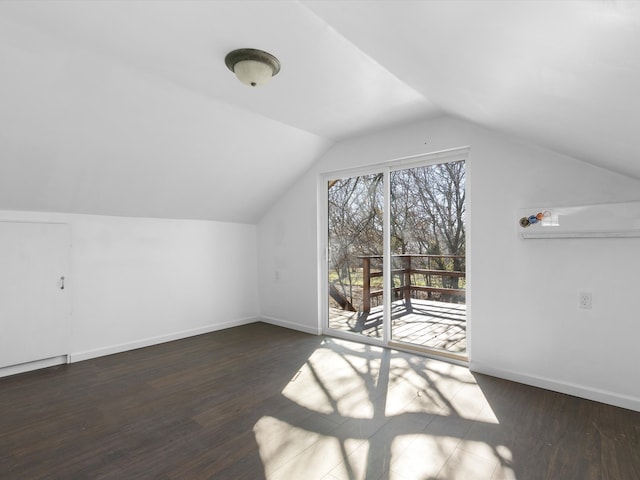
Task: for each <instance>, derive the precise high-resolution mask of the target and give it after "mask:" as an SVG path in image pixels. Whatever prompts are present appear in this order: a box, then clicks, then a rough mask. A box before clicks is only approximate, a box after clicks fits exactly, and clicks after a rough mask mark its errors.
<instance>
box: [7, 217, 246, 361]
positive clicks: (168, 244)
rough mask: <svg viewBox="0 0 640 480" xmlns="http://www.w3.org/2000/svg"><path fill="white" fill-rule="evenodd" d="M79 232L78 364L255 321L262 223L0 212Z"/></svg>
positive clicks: (74, 279)
mask: <svg viewBox="0 0 640 480" xmlns="http://www.w3.org/2000/svg"><path fill="white" fill-rule="evenodd" d="M0 218H1V219H2V220H14V221H44V222H64V223H68V224H69V225H70V228H71V260H70V262H71V265H70V268H71V275H70V277H69V278H68V279H67V288H69V289H70V291H71V292H70V293H71V303H72V315H71V325H72V328H71V330H72V342H71V345H72V346H71V352H70V354H71V361H77V360H83V359H87V358H91V357H95V356H100V355H104V354H109V353H114V352H118V351H123V350H128V349H131V348H137V347H141V346H146V345H150V344H154V343H159V342H162V341H168V340H172V339H176V338H182V337H185V336H189V335H195V334H199V333H205V332H209V331H213V330H218V329H222V328H227V327H230V326H234V325H239V324H243V323H249V322H252V321H255V320H256V316H257V313H258V302H257V281H256V273H257V269H256V265H257V251H256V227H255V226H254V225H244V224H235V223H222V222H211V221H197V220H161V219H150V218H124V217H106V216H92V215H74V214H53V213H37V212H15V211H14V212H10V211H0Z"/></svg>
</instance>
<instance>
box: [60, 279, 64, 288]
mask: <svg viewBox="0 0 640 480" xmlns="http://www.w3.org/2000/svg"><path fill="white" fill-rule="evenodd" d="M60 290H64V277H60Z"/></svg>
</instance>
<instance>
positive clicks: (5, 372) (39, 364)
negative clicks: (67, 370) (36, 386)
mask: <svg viewBox="0 0 640 480" xmlns="http://www.w3.org/2000/svg"><path fill="white" fill-rule="evenodd" d="M68 362H69V356H68V355H60V356H57V357H51V358H45V359H43V360H35V361H33V362H27V363H20V364H18V365H10V366H8V367H3V368H0V377H8V376H9V375H16V374H18V373H25V372H30V371H32V370H38V369H40V368H48V367H54V366H56V365H64V364H65V363H68Z"/></svg>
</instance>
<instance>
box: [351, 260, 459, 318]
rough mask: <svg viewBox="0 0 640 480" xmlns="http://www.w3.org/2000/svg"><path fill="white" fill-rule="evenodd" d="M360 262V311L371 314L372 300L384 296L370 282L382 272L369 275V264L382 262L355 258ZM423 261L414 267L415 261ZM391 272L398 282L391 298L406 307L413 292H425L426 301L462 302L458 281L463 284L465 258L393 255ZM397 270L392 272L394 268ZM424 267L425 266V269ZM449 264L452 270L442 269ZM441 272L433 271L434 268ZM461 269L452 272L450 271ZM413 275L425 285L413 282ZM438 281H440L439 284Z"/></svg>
mask: <svg viewBox="0 0 640 480" xmlns="http://www.w3.org/2000/svg"><path fill="white" fill-rule="evenodd" d="M358 258H360V259H362V310H363V311H365V312H368V311H370V310H371V299H372V298H376V297H380V296H382V294H383V291H382V290H381V289H376V290H374V289H372V287H371V279H372V278H377V277H382V271H381V270H377V271H372V269H371V260H373V259H382V256H377V255H370V256H361V257H358ZM418 258H419V259H425V260H426V262H425V260H423V261H421V262H420V263H421V264H422V265H416V263H417V262H416V261H415V260H416V259H418ZM392 261H393V263H394V268H393V269H392V272H391V273H392V275H393V277H397V278H399V280H400V281H399V285H398V286H395V283H396V282H395V281H394V282H393V283H394V287H393V288H392V293H393V295H394V298H396V299H399V298H403V299H404V300H405V302H406V303H407V304H409V303H410V301H411V298H412V292H426V293H427V296H428V297H429V298H433V297H435V296H437V297H438V298H454V299H456V300H458V301H462V302H464V299H465V289H464V288H460V286H459V285H460V281H461V279H462V280H463V281H464V279H465V278H466V273H465V271H464V263H465V256H464V255H422V254H400V255H392ZM398 263H399V264H400V265H401V267H400V268H395V265H396V264H398ZM425 263H426V265H425ZM446 264H448V266H451V267H452V269H451V270H449V269H443V268H442V266H443V265H446ZM434 265H435V266H440V267H441V268H436V267H435V266H434ZM456 267H457V268H460V270H455V269H453V268H456ZM414 274H416V275H422V278H423V279H424V284H418V283H417V282H413V280H412V279H413V278H414ZM438 279H439V280H438Z"/></svg>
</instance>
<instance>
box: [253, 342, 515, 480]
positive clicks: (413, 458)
mask: <svg viewBox="0 0 640 480" xmlns="http://www.w3.org/2000/svg"><path fill="white" fill-rule="evenodd" d="M282 395H283V396H284V397H285V398H287V399H288V400H290V403H289V404H288V406H286V407H284V408H281V409H280V410H278V411H275V412H274V414H273V415H272V416H264V417H262V418H261V419H260V420H259V421H258V422H257V423H256V424H255V426H254V433H255V438H256V442H257V444H258V446H259V449H260V456H261V459H262V462H263V464H264V467H265V472H266V477H267V479H269V480H285V479H286V480H290V479H298V478H304V479H305V480H313V479H318V480H336V479H339V480H341V479H379V478H386V479H390V478H393V479H397V480H407V479H425V478H433V479H436V478H447V479H449V478H465V479H475V478H478V479H496V480H497V479H503V478H504V479H508V478H515V477H512V476H509V475H510V469H509V465H510V463H511V461H512V459H511V452H510V451H509V449H507V448H506V447H505V446H504V445H501V444H500V443H499V442H498V441H497V440H496V444H492V445H490V444H488V443H485V442H483V441H478V440H475V438H476V437H479V435H478V436H477V435H475V432H480V433H481V434H482V437H481V438H487V436H488V437H489V438H492V437H491V434H492V433H493V432H494V431H495V430H497V425H498V419H497V418H496V416H495V414H494V412H493V411H492V409H491V407H490V406H489V404H488V402H487V400H486V398H485V397H484V395H483V393H482V390H481V389H480V387H479V386H478V385H477V384H476V382H475V379H474V377H473V375H472V374H471V373H470V372H469V371H468V369H466V368H464V367H460V366H457V365H452V364H448V363H444V362H439V361H435V360H430V359H426V358H423V357H419V356H413V355H408V354H405V353H400V352H396V351H392V350H387V349H383V348H378V347H372V346H367V345H362V344H358V343H352V342H349V341H345V340H337V339H328V340H326V341H324V342H323V343H322V345H321V346H320V347H319V348H318V349H316V350H315V351H314V352H313V354H312V355H311V356H310V357H309V359H308V360H307V362H305V364H304V365H302V366H301V367H300V370H299V371H298V372H297V373H296V374H295V375H294V376H293V377H292V378H291V380H290V382H289V383H288V384H287V385H286V387H285V388H284V389H283V391H282ZM495 436H496V437H498V435H497V434H496V435H495Z"/></svg>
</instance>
